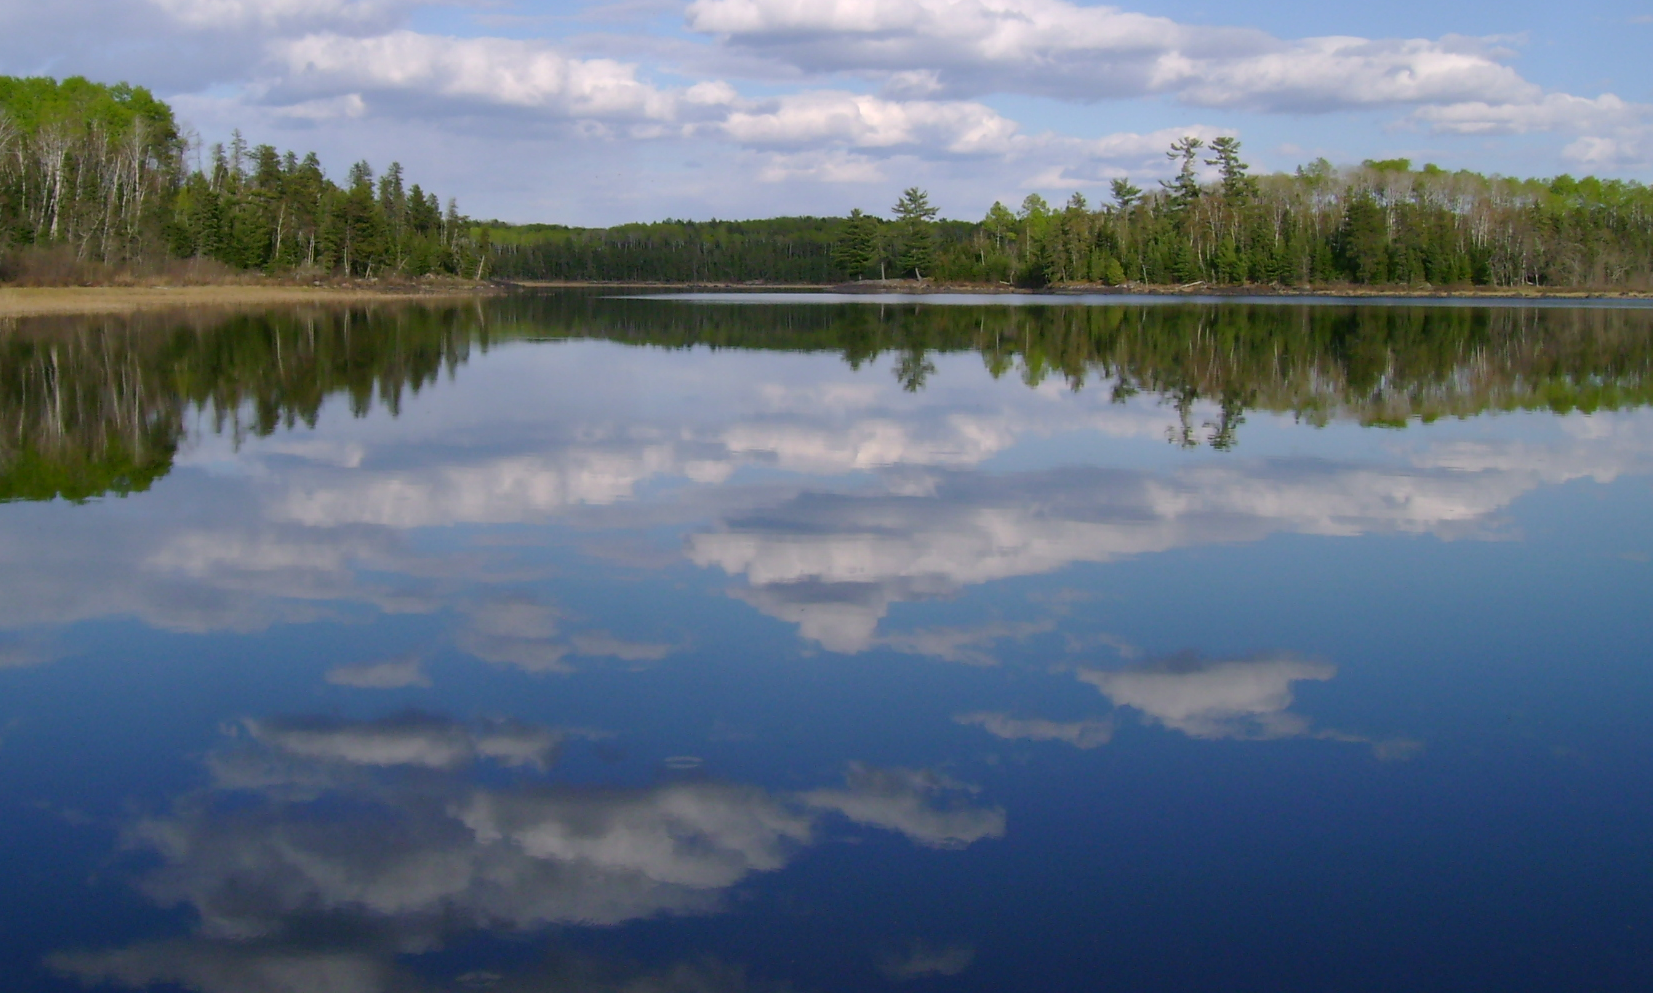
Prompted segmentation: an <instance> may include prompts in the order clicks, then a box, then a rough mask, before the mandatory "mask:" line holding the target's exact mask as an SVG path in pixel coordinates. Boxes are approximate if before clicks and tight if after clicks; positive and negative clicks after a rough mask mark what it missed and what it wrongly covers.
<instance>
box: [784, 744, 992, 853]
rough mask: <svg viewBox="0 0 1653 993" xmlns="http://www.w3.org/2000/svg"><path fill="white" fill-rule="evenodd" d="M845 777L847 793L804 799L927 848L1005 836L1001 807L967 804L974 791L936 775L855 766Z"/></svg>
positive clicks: (959, 845) (830, 792)
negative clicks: (905, 837)
mask: <svg viewBox="0 0 1653 993" xmlns="http://www.w3.org/2000/svg"><path fill="white" fill-rule="evenodd" d="M845 778H846V781H847V788H845V789H820V790H811V791H809V792H808V793H805V794H803V795H802V797H801V799H802V800H803V802H804V803H806V804H808V805H809V806H811V807H817V808H820V809H823V810H833V811H836V812H838V813H840V814H842V815H844V816H845V817H847V818H849V819H850V820H852V821H854V822H856V823H857V824H865V825H868V826H869V827H880V828H885V829H887V830H891V831H899V832H900V833H902V834H904V835H906V836H907V837H908V838H910V839H912V840H913V841H914V842H916V843H918V844H920V845H924V846H926V847H928V848H964V847H967V846H969V845H972V844H974V843H976V842H978V841H982V840H984V839H988V838H1002V837H1004V829H1005V817H1004V810H1003V809H1002V808H1000V807H976V806H971V805H969V804H968V803H967V802H965V801H964V799H963V797H964V796H965V795H968V794H969V793H971V792H973V790H971V788H970V787H967V786H964V785H962V784H960V783H956V782H954V781H953V780H951V779H948V778H947V777H946V776H943V775H941V774H939V773H937V772H934V771H933V770H929V769H880V768H875V767H873V766H867V765H862V764H860V763H853V764H852V765H851V766H850V768H849V772H848V774H847V776H846V777H845ZM949 798H950V799H949Z"/></svg>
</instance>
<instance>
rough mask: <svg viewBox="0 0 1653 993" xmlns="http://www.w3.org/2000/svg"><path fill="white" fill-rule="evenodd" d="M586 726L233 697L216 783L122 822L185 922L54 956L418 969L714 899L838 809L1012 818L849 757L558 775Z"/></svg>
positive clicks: (161, 968) (193, 977) (189, 978)
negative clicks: (801, 778)
mask: <svg viewBox="0 0 1653 993" xmlns="http://www.w3.org/2000/svg"><path fill="white" fill-rule="evenodd" d="M591 736H592V732H589V731H573V732H570V731H566V730H559V729H554V728H550V727H544V726H537V725H531V724H525V723H522V722H518V721H512V720H498V721H487V722H481V723H464V722H459V721H455V720H453V719H450V718H446V717H441V716H437V715H434V714H429V713H422V712H402V713H396V714H392V715H389V716H386V717H382V718H377V719H368V720H360V719H344V718H337V717H323V716H300V717H288V718H247V719H243V720H242V721H240V722H238V723H237V724H236V725H235V726H233V727H231V728H230V729H229V732H228V736H227V739H226V740H225V741H224V742H223V743H222V744H221V745H220V746H219V747H217V748H216V749H214V750H213V751H212V752H211V753H209V755H208V756H207V759H206V768H207V771H208V773H209V776H210V783H209V785H207V786H206V787H204V788H202V789H200V790H197V791H194V792H191V793H188V794H186V795H184V796H182V797H180V798H178V799H177V800H176V801H174V802H173V803H172V804H171V808H170V810H168V811H167V812H166V813H164V814H160V815H157V816H152V817H147V818H144V819H142V820H140V821H138V822H137V823H135V824H133V825H132V826H131V827H130V828H129V829H128V830H127V832H126V846H127V847H128V848H129V849H131V850H134V851H137V852H142V853H145V854H147V855H148V856H151V857H153V858H155V859H157V860H158V861H159V866H158V867H157V868H155V869H154V870H152V871H149V872H147V873H145V874H144V875H143V877H142V879H141V882H140V887H141V889H142V891H143V892H144V894H145V895H146V896H147V897H148V898H149V899H151V900H153V901H155V902H156V903H157V904H160V905H163V906H182V907H187V908H188V909H189V910H190V911H191V912H192V914H193V915H194V917H195V919H196V925H195V929H194V934H193V935H192V936H191V937H190V938H189V939H187V940H175V941H166V942H160V943H153V944H151V943H144V944H139V945H136V946H132V947H127V948H121V949H116V950H105V951H93V952H76V953H60V954H57V955H55V956H53V958H52V965H53V967H54V968H55V969H56V970H58V971H59V972H62V973H66V974H69V975H73V976H77V977H80V978H82V979H84V980H88V981H105V982H116V983H120V984H124V985H128V986H134V987H144V986H147V985H149V984H152V983H159V982H180V983H183V984H185V985H188V986H190V987H191V988H194V989H199V990H203V991H208V993H218V991H237V993H239V991H252V990H299V989H311V990H314V989H328V990H344V991H354V990H363V991H366V990H398V989H410V988H414V984H413V982H412V980H411V978H410V977H409V976H406V975H403V967H401V966H398V965H397V964H396V959H397V957H398V956H407V955H418V954H423V953H431V952H434V951H437V950H440V949H442V948H444V947H447V946H449V945H451V944H453V943H454V942H456V941H459V940H462V939H463V938H464V936H465V935H467V934H470V933H474V932H480V931H501V930H503V931H513V932H520V933H523V934H527V933H531V932H544V930H545V929H546V928H547V927H548V926H551V925H557V924H580V925H610V926H612V925H617V924H620V923H623V922H627V921H634V920H640V919H645V918H650V917H657V916H661V915H705V914H713V913H717V912H719V911H720V910H722V909H724V907H725V906H726V901H727V896H728V894H729V893H730V891H731V890H732V889H733V888H735V887H737V886H738V885H740V884H741V883H742V882H743V881H745V880H746V879H748V878H749V877H751V876H752V875H754V874H759V873H772V872H775V871H777V870H779V869H781V868H782V867H784V866H785V865H787V864H788V863H789V862H790V861H792V860H794V859H795V858H797V857H799V854H800V852H801V851H802V850H803V849H805V848H807V847H808V846H811V845H813V844H817V843H818V842H819V841H820V840H821V838H822V836H823V834H824V833H830V831H831V828H832V824H831V818H834V817H835V818H838V819H840V820H841V821H848V822H849V823H851V824H853V825H857V826H861V827H868V828H874V829H879V830H883V831H888V832H894V833H896V834H899V835H904V836H906V838H908V839H909V840H910V841H911V842H913V843H914V844H917V845H920V846H925V847H930V848H943V849H961V848H965V847H967V846H969V845H971V844H973V843H976V842H979V841H983V840H987V839H994V838H1000V837H1003V836H1004V833H1005V812H1004V811H1003V810H1002V809H1001V808H998V807H996V806H990V805H987V804H985V803H984V802H983V801H982V800H981V799H980V798H979V797H978V796H977V793H978V791H977V790H976V789H975V788H974V787H971V786H968V785H966V784H964V783H960V782H958V781H956V780H954V779H952V778H950V777H948V776H946V775H943V774H941V773H939V772H936V771H934V770H929V769H907V768H877V767H874V766H870V765H866V764H864V763H851V764H850V765H849V767H848V769H847V772H846V774H845V779H844V783H843V785H842V786H829V787H821V788H817V789H811V790H805V791H801V792H795V793H782V792H775V791H770V790H765V789H762V788H759V787H756V786H745V785H740V784H735V783H727V782H716V781H712V780H706V779H698V780H683V781H674V782H663V783H659V784H656V785H651V786H639V787H604V786H589V785H572V784H566V783H559V782H558V781H557V780H556V778H555V776H554V775H553V767H554V766H555V765H556V764H557V761H558V758H559V755H560V753H561V751H562V750H563V748H564V747H565V745H566V743H567V742H568V740H569V739H570V738H574V739H579V738H589V737H591ZM490 770H498V771H490ZM500 772H504V773H508V775H505V776H503V777H502V776H501V775H500ZM714 974H715V975H722V973H714ZM692 975H696V974H695V973H694V972H693V970H691V971H690V972H689V973H686V974H681V975H679V977H678V978H679V979H680V980H681V979H684V978H686V977H687V976H692ZM501 981H503V979H502V980H501ZM674 981H675V980H674ZM420 988H422V987H420ZM490 988H493V987H492V986H490ZM504 988H511V987H510V986H506V987H504ZM628 988H630V987H628ZM668 988H677V987H676V986H671V987H668ZM685 988H694V987H692V986H690V987H685Z"/></svg>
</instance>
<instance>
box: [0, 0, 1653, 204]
mask: <svg viewBox="0 0 1653 993" xmlns="http://www.w3.org/2000/svg"><path fill="white" fill-rule="evenodd" d="M1650 44H1653V7H1650V6H1649V5H1648V3H1647V2H1646V0H1639V2H1634V3H1627V2H1603V3H1591V4H1586V5H1580V6H1575V7H1571V8H1567V9H1565V10H1561V9H1558V8H1555V7H1554V5H1553V4H1548V5H1540V4H1538V3H1534V2H1522V3H1505V4H1492V3H1486V2H1468V3H1457V4H1441V3H1421V2H1401V3H1394V2H1388V3H1366V4H1324V3H1310V2H1307V0H1279V2H1272V3H1268V4H1258V3H1230V4H1223V5H1218V4H1213V3H1210V2H1206V0H1171V2H1165V0H1154V2H1148V3H1137V4H1126V5H1124V6H1119V7H1109V6H1102V5H1096V4H1090V3H1084V2H1077V0H612V2H594V3H590V2H588V3H581V2H572V0H523V2H514V0H467V2H444V0H57V2H54V3H51V4H42V3H39V2H24V0H0V72H5V73H10V74H52V75H67V74H73V73H80V74H84V75H87V76H90V77H92V78H96V79H104V80H113V79H116V78H119V79H124V80H127V81H130V82H133V83H138V84H143V85H147V86H149V87H151V88H152V89H154V90H155V91H156V92H157V93H159V94H161V95H162V96H165V97H167V98H168V99H170V100H172V101H173V102H174V105H175V106H176V107H177V108H178V109H179V112H180V115H181V116H182V117H183V118H184V120H185V121H186V122H188V123H189V124H190V125H191V126H192V127H193V129H194V130H195V132H196V133H197V134H199V136H200V138H201V140H202V142H203V143H210V142H212V141H217V140H223V139H224V138H225V137H227V135H228V134H229V132H230V130H231V129H232V128H235V127H240V128H241V129H242V130H243V131H244V132H246V134H247V136H248V138H249V139H250V140H252V141H254V142H270V143H272V144H276V145H279V146H281V147H284V148H285V147H291V148H294V149H297V150H299V151H301V152H302V151H309V150H315V151H317V152H319V153H320V154H321V155H322V158H323V161H324V162H325V163H326V164H327V165H328V167H329V169H330V171H332V172H334V173H342V172H343V170H344V168H345V167H346V166H347V165H348V164H349V163H350V162H351V161H354V160H356V159H359V158H364V157H365V158H368V159H369V160H371V161H373V162H374V163H375V164H378V165H381V166H382V165H383V164H385V163H388V162H389V161H391V160H393V159H394V160H399V161H401V162H402V163H404V165H406V167H407V168H408V170H409V172H410V173H411V175H412V176H413V177H414V178H415V179H419V180H421V181H423V182H424V183H425V185H427V186H428V187H431V188H433V189H435V190H437V191H438V192H439V193H441V194H442V195H443V196H455V197H458V198H459V200H460V204H461V207H462V208H463V209H464V210H465V211H466V212H468V213H471V214H473V215H476V216H494V217H499V218H502V219H506V220H512V221H546V222H560V223H571V224H607V223H616V222H620V221H628V220H651V219H656V218H661V217H667V216H671V217H695V218H705V217H712V216H717V217H753V216H766V215H772V214H779V213H816V214H838V213H844V212H847V211H848V210H849V209H850V208H851V207H855V206H859V207H862V208H864V209H868V210H873V211H882V210H883V209H885V208H887V206H888V205H889V204H890V203H891V202H893V201H894V199H895V197H896V195H897V194H898V193H899V191H900V190H901V189H902V188H903V187H905V186H908V185H913V184H917V185H920V186H923V187H925V188H927V189H929V190H930V191H931V193H932V196H933V198H934V199H935V201H936V202H937V203H939V204H940V205H941V207H942V209H943V211H944V213H945V214H947V215H949V216H956V217H978V216H980V215H981V214H982V213H983V212H984V211H985V210H986V208H987V207H988V206H989V205H990V204H991V203H992V202H993V201H994V200H995V199H999V200H1005V201H1007V202H1011V203H1015V202H1019V201H1020V200H1021V198H1022V197H1024V196H1026V195H1027V194H1028V193H1030V192H1038V193H1042V194H1043V195H1045V196H1046V197H1047V198H1050V199H1066V197H1067V196H1068V195H1069V194H1071V193H1072V192H1074V191H1076V190H1077V191H1080V192H1082V193H1085V194H1086V195H1087V196H1090V197H1092V198H1093V199H1095V198H1097V197H1099V196H1101V195H1102V194H1103V193H1104V192H1105V190H1106V185H1107V182H1108V180H1110V179H1112V178H1114V177H1117V176H1122V175H1128V176H1131V177H1133V178H1136V179H1138V180H1145V179H1153V178H1157V177H1158V176H1160V175H1163V174H1164V173H1165V171H1166V168H1167V163H1166V161H1165V158H1164V156H1163V154H1162V152H1163V150H1164V148H1165V147H1166V146H1167V145H1168V144H1169V143H1170V141H1171V140H1172V139H1174V138H1175V137H1178V136H1180V135H1182V134H1195V135H1200V136H1203V137H1207V138H1209V137H1214V136H1216V135H1218V134H1225V133H1226V134H1236V135H1238V136H1239V137H1240V139H1241V140H1242V142H1243V143H1244V148H1245V153H1246V157H1247V158H1248V159H1249V160H1250V161H1251V162H1252V164H1253V165H1254V166H1255V167H1256V168H1259V169H1264V170H1274V169H1290V168H1292V167H1294V166H1295V165H1297V164H1298V163H1300V162H1303V161H1306V160H1308V159H1312V158H1314V157H1316V156H1325V157H1326V158H1329V159H1331V160H1332V161H1333V162H1337V163H1353V162H1358V161H1359V160H1361V159H1364V158H1388V157H1394V156H1407V157H1410V158H1413V159H1415V160H1418V161H1419V162H1422V161H1432V162H1437V163H1439V164H1441V165H1444V166H1447V167H1450V168H1471V169H1476V170H1479V171H1488V172H1501V173H1505V174H1519V175H1554V174H1556V173H1560V172H1572V173H1574V174H1579V173H1596V174H1599V175H1611V176H1623V177H1629V178H1640V179H1645V178H1646V177H1647V176H1648V174H1649V173H1650V172H1653V70H1650V69H1649V68H1648V61H1649V60H1648V59H1647V58H1646V54H1645V53H1646V51H1647V50H1648V48H1649V46H1650Z"/></svg>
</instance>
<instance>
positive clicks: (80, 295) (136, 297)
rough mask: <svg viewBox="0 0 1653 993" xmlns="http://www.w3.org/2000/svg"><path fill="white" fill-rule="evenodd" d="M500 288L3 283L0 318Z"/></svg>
mask: <svg viewBox="0 0 1653 993" xmlns="http://www.w3.org/2000/svg"><path fill="white" fill-rule="evenodd" d="M499 292H500V288H499V287H497V286H492V285H488V284H476V285H460V286H455V285H448V284H436V285H432V286H428V287H421V286H417V285H414V286H408V285H392V286H374V285H372V284H368V285H359V284H348V283H347V284H333V285H328V284H323V285H320V286H317V285H309V286H303V285H294V284H277V285H260V284H257V283H247V284H242V283H228V284H222V283H221V284H207V285H199V286H0V318H8V319H14V318H24V317H69V316H77V315H93V314H131V313H136V312H138V311H143V310H181V309H192V308H203V307H210V308H218V309H234V308H243V307H267V306H295V305H302V304H327V305H335V304H346V303H379V302H386V303H388V302H396V301H411V300H423V301H437V300H463V299H470V298H473V297H477V296H486V295H492V294H496V293H499Z"/></svg>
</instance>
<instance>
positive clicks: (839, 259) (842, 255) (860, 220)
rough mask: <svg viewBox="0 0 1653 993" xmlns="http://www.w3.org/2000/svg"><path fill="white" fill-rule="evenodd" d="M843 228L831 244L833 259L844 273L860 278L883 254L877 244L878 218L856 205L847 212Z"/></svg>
mask: <svg viewBox="0 0 1653 993" xmlns="http://www.w3.org/2000/svg"><path fill="white" fill-rule="evenodd" d="M843 230H844V233H843V235H842V236H841V237H840V238H839V239H838V243H837V244H836V245H835V246H833V256H832V258H833V261H834V262H835V263H837V265H838V268H840V269H842V270H843V271H844V274H845V275H847V276H849V277H851V278H852V279H860V278H861V277H862V276H864V275H866V272H867V270H868V269H870V268H872V265H873V263H875V262H877V261H878V259H879V256H880V255H882V254H883V253H882V252H881V251H880V250H879V245H878V219H877V218H875V217H873V216H871V215H870V214H866V213H863V212H862V211H861V208H859V207H856V208H855V209H854V210H851V211H850V212H849V218H848V219H847V220H846V221H845V223H844V229H843Z"/></svg>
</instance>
